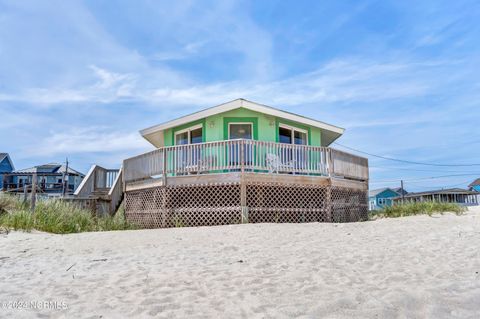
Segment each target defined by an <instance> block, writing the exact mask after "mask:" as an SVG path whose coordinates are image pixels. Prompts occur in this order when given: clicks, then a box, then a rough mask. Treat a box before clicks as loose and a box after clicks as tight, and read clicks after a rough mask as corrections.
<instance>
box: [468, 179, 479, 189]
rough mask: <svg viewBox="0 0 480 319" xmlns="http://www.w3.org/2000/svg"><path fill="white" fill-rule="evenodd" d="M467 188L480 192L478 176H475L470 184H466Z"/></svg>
mask: <svg viewBox="0 0 480 319" xmlns="http://www.w3.org/2000/svg"><path fill="white" fill-rule="evenodd" d="M468 189H469V190H471V191H474V192H480V178H477V179H476V180H474V181H473V182H472V183H471V184H470V185H468Z"/></svg>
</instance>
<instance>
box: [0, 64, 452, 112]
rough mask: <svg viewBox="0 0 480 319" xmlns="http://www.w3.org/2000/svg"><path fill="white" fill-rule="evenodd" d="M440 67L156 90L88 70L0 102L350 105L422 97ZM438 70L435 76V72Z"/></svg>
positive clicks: (373, 67) (336, 67) (366, 68)
mask: <svg viewBox="0 0 480 319" xmlns="http://www.w3.org/2000/svg"><path fill="white" fill-rule="evenodd" d="M446 66H448V64H447V63H446V62H438V63H436V64H435V63H432V62H428V63H419V62H409V61H406V62H376V61H363V60H358V59H352V60H335V61H332V62H329V63H327V64H326V65H324V66H323V67H321V68H319V69H317V70H315V71H313V72H307V73H305V74H301V75H298V76H294V77H290V78H286V79H283V80H279V81H271V82H266V83H257V82H244V81H233V82H221V83H217V84H206V85H183V86H178V85H177V86H173V87H170V86H162V87H161V88H156V89H155V88H152V87H154V86H155V83H146V82H145V81H143V82H139V81H137V78H138V77H139V75H136V74H132V73H128V74H122V73H118V72H114V71H111V70H107V69H106V68H101V67H98V66H95V65H91V66H90V69H91V70H92V71H93V73H94V75H95V77H96V78H97V80H96V81H95V82H94V83H92V84H90V85H88V86H86V87H83V88H76V89H75V88H64V89H58V88H50V89H49V88H34V89H28V90H26V91H25V93H24V94H22V95H19V96H12V95H3V96H0V100H1V99H2V98H3V100H14V101H15V100H17V101H23V102H31V103H33V102H34V101H35V102H36V103H40V104H50V105H54V104H61V103H77V102H92V103H112V102H115V101H122V100H125V99H129V100H132V101H137V102H144V103H162V104H163V103H164V104H170V105H204V106H208V105H211V104H218V103H220V102H223V101H228V100H232V99H235V98H238V97H246V98H251V99H258V100H260V101H265V102H268V103H271V104H280V105H286V106H290V105H299V104H308V103H334V102H355V101H363V102H368V101H381V100H391V99H398V98H410V97H416V96H422V95H425V94H428V93H429V92H430V91H431V90H432V89H434V88H436V87H437V86H438V85H439V84H441V81H442V80H441V78H439V77H438V76H437V73H438V71H440V72H442V71H444V70H442V68H445V67H446ZM439 69H440V70H439Z"/></svg>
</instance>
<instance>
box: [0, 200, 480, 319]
mask: <svg viewBox="0 0 480 319" xmlns="http://www.w3.org/2000/svg"><path fill="white" fill-rule="evenodd" d="M0 282H1V289H0V303H1V304H0V317H1V318H23V317H25V318H29V317H38V318H47V317H49V318H63V317H69V318H72V317H75V318H123V317H153V316H155V317H159V318H172V317H176V318H184V317H197V318H220V317H223V318H236V317H239V318H292V317H295V318H352V317H355V318H478V317H479V316H480V209H479V208H478V207H476V208H474V209H471V210H470V211H469V212H468V213H467V214H465V215H463V216H456V215H453V214H446V215H443V216H440V215H438V216H433V217H428V216H415V217H404V218H396V219H381V220H376V221H371V222H363V223H349V224H326V223H312V224H247V225H231V226H218V227H200V228H176V229H155V230H138V231H119V232H103V233H82V234H73V235H52V234H46V233H40V232H34V233H23V232H10V233H9V234H1V235H0ZM15 302H17V303H16V304H15ZM18 302H20V304H19V303H18ZM36 302H39V303H40V305H41V304H42V303H43V302H50V306H48V305H45V304H43V305H44V306H45V307H44V309H34V308H41V307H39V304H38V303H36ZM18 308H21V309H18ZM45 308H53V309H45Z"/></svg>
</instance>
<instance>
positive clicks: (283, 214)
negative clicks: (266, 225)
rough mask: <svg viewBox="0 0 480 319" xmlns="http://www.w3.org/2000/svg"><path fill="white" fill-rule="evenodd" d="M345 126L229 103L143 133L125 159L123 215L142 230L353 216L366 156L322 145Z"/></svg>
mask: <svg viewBox="0 0 480 319" xmlns="http://www.w3.org/2000/svg"><path fill="white" fill-rule="evenodd" d="M343 132H344V129H343V128H340V127H338V126H335V125H331V124H327V123H325V122H321V121H318V120H315V119H311V118H307V117H304V116H301V115H297V114H293V113H290V112H285V111H282V110H279V109H276V108H272V107H269V106H266V105H262V104H258V103H255V102H251V101H247V100H244V99H237V100H234V101H231V102H228V103H224V104H221V105H218V106H215V107H211V108H208V109H205V110H202V111H199V112H196V113H193V114H190V115H186V116H184V117H181V118H178V119H175V120H172V121H169V122H166V123H163V124H159V125H155V126H153V127H150V128H147V129H144V130H142V131H141V132H140V133H141V135H142V136H143V137H144V138H145V139H146V140H147V141H149V142H150V143H151V144H152V145H153V146H154V147H155V148H156V150H154V151H152V152H148V153H145V154H141V155H138V156H135V157H133V158H129V159H126V160H125V161H124V163H123V174H124V175H123V180H124V183H125V185H124V189H125V190H126V192H125V202H126V206H125V207H126V218H127V219H128V220H130V221H133V222H136V223H138V224H140V225H143V226H144V227H172V226H175V225H190V226H197V225H213V224H214V225H217V224H229V223H238V222H313V221H317V222H318V221H327V222H332V221H358V220H362V219H365V218H366V216H367V211H368V202H367V199H368V160H367V159H366V158H363V157H359V156H356V155H353V154H349V153H347V152H343V151H338V150H335V149H332V148H330V147H329V145H330V144H331V143H333V142H334V141H335V140H336V139H338V138H339V137H340V136H341V135H342V134H343Z"/></svg>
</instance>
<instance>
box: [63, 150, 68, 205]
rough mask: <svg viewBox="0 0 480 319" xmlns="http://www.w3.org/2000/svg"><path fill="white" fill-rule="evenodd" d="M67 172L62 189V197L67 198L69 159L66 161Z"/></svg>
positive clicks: (64, 175)
mask: <svg viewBox="0 0 480 319" xmlns="http://www.w3.org/2000/svg"><path fill="white" fill-rule="evenodd" d="M65 163H66V164H65V172H64V173H63V188H62V195H63V197H65V194H66V193H67V188H68V157H67V158H66V161H65Z"/></svg>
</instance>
